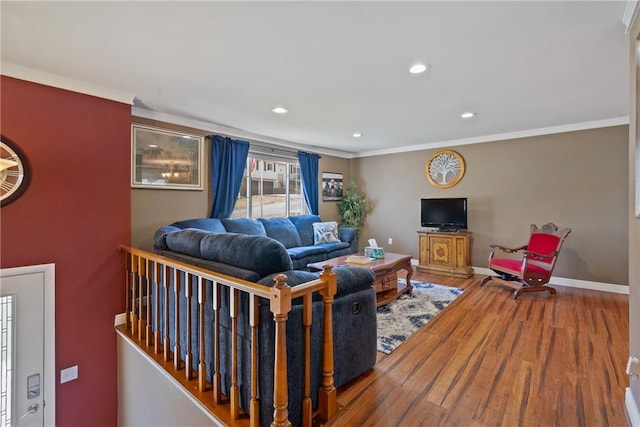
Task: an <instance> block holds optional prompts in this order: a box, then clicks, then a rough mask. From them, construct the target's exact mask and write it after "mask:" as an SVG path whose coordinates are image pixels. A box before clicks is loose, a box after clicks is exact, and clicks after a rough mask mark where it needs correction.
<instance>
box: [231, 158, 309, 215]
mask: <svg viewBox="0 0 640 427" xmlns="http://www.w3.org/2000/svg"><path fill="white" fill-rule="evenodd" d="M301 179H302V178H301V175H300V165H299V164H298V161H297V160H294V159H289V158H284V157H283V158H282V159H279V160H274V159H273V158H272V157H271V156H270V157H269V159H266V158H264V157H263V158H261V157H260V155H259V154H255V153H249V157H248V158H247V166H246V167H245V171H244V178H243V181H242V187H241V188H240V195H239V196H238V200H237V201H236V206H235V207H234V209H233V213H232V214H231V217H232V218H271V217H286V216H293V215H302V214H305V213H308V209H307V204H306V202H305V200H304V196H303V194H302V181H301Z"/></svg>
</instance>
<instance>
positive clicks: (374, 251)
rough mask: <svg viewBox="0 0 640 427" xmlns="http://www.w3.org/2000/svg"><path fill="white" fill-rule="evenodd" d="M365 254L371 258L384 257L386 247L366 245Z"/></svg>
mask: <svg viewBox="0 0 640 427" xmlns="http://www.w3.org/2000/svg"><path fill="white" fill-rule="evenodd" d="M364 256H368V257H369V258H374V259H382V258H384V248H373V247H371V246H366V247H365V248H364Z"/></svg>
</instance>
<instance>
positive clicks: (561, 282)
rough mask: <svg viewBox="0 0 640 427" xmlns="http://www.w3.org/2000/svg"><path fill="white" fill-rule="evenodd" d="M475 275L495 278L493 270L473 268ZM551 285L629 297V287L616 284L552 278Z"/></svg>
mask: <svg viewBox="0 0 640 427" xmlns="http://www.w3.org/2000/svg"><path fill="white" fill-rule="evenodd" d="M473 271H474V273H475V274H481V275H485V276H487V275H489V276H495V275H496V274H495V273H494V272H493V270H490V269H488V268H484V267H473ZM549 284H551V285H558V286H567V287H569V288H580V289H589V290H592V291H601V292H611V293H614V294H626V295H629V287H628V286H626V285H617V284H615V283H604V282H591V281H589V280H578V279H568V278H565V277H556V276H551V280H550V281H549Z"/></svg>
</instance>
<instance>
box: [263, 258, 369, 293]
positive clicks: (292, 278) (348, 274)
mask: <svg viewBox="0 0 640 427" xmlns="http://www.w3.org/2000/svg"><path fill="white" fill-rule="evenodd" d="M333 272H334V273H335V274H336V278H337V279H338V289H337V291H336V295H335V297H336V298H338V297H340V296H342V295H348V294H352V293H354V292H358V291H362V290H365V289H369V288H371V286H373V281H374V279H375V275H374V273H373V271H371V270H370V269H368V268H360V267H354V266H350V265H345V266H341V267H335V268H334V269H333ZM278 274H284V275H286V276H287V284H288V285H289V286H291V287H294V286H297V285H300V284H302V283H306V282H310V281H311V280H316V279H317V278H319V277H320V274H321V272H319V271H318V272H314V273H311V272H308V271H302V270H291V271H283V272H280V273H273V274H270V275H268V276H266V277H263V278H262V279H260V280H259V281H258V283H260V284H262V285H267V286H273V285H274V283H275V277H276V276H277V275H278ZM313 299H314V300H316V301H317V300H321V299H322V297H321V296H320V295H319V294H318V293H317V292H314V298H313Z"/></svg>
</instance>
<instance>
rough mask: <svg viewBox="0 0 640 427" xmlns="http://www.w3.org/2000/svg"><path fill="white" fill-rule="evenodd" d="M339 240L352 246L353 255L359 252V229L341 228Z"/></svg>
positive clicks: (339, 229)
mask: <svg viewBox="0 0 640 427" xmlns="http://www.w3.org/2000/svg"><path fill="white" fill-rule="evenodd" d="M338 238H339V239H340V241H342V242H347V243H349V244H350V245H351V251H352V253H354V254H355V253H356V252H358V229H357V228H352V227H339V228H338Z"/></svg>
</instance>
